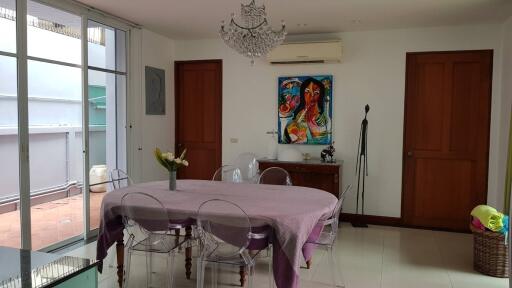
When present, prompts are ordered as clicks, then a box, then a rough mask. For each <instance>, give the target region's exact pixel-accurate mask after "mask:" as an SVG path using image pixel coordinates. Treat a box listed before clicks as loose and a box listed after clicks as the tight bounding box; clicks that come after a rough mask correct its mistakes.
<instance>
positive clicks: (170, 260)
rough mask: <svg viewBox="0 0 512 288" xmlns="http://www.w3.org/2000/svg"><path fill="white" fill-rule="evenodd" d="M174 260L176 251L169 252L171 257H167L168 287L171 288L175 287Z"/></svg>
mask: <svg viewBox="0 0 512 288" xmlns="http://www.w3.org/2000/svg"><path fill="white" fill-rule="evenodd" d="M174 258H175V253H174V251H171V252H169V255H167V273H168V275H167V287H169V288H171V287H173V286H174V267H175V266H174V265H175V263H174Z"/></svg>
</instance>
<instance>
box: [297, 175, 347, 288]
mask: <svg viewBox="0 0 512 288" xmlns="http://www.w3.org/2000/svg"><path fill="white" fill-rule="evenodd" d="M351 189H352V185H348V186H347V188H345V190H344V191H343V193H341V195H340V196H339V198H338V202H337V203H336V206H335V207H334V210H333V211H332V213H331V215H330V216H329V218H327V219H325V220H321V221H320V222H319V224H322V225H323V228H322V232H320V235H319V237H318V239H316V240H312V239H308V240H307V241H306V244H313V245H315V246H316V247H318V248H322V249H324V250H327V252H328V253H329V262H330V263H329V268H330V270H331V271H330V272H331V281H332V285H333V287H340V285H338V283H339V282H338V274H339V273H340V270H339V267H338V261H336V257H337V255H336V239H337V236H338V228H339V226H338V225H339V218H340V213H341V209H342V207H343V201H344V200H345V197H346V194H347V193H348V192H349V191H350V190H351ZM341 287H344V286H341Z"/></svg>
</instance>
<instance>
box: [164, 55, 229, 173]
mask: <svg viewBox="0 0 512 288" xmlns="http://www.w3.org/2000/svg"><path fill="white" fill-rule="evenodd" d="M174 68H175V77H176V78H175V83H176V91H175V95H176V149H175V151H176V153H181V152H182V151H183V150H184V149H187V159H188V161H189V163H190V166H189V167H187V168H186V169H180V170H179V171H178V178H180V179H204V180H209V179H211V178H212V176H213V174H214V173H215V170H216V169H217V168H219V167H220V166H221V163H222V60H199V61H176V62H175V67H174Z"/></svg>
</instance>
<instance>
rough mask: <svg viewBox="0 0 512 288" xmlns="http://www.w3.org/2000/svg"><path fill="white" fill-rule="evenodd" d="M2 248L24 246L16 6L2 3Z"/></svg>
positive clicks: (0, 0)
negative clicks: (21, 211)
mask: <svg viewBox="0 0 512 288" xmlns="http://www.w3.org/2000/svg"><path fill="white" fill-rule="evenodd" d="M0 35H2V36H1V37H0V79H1V80H0V159H2V161H1V164H0V165H1V168H0V183H1V185H0V246H8V247H14V248H19V247H21V224H20V211H19V209H18V207H19V199H20V192H19V184H18V183H19V173H18V171H19V156H18V155H19V153H18V151H19V150H18V147H19V145H18V143H19V142H18V91H17V77H16V74H17V68H16V3H15V1H14V0H0Z"/></svg>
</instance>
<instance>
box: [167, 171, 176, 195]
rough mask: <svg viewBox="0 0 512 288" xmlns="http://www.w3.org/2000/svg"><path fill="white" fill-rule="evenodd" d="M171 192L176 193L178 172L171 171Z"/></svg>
mask: <svg viewBox="0 0 512 288" xmlns="http://www.w3.org/2000/svg"><path fill="white" fill-rule="evenodd" d="M169 190H170V191H176V171H169Z"/></svg>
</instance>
